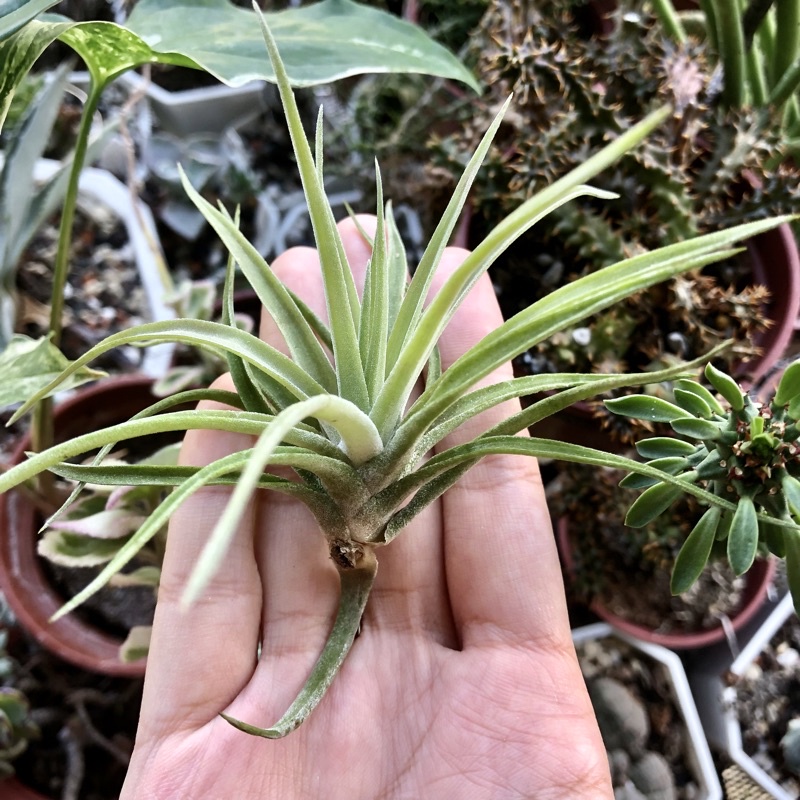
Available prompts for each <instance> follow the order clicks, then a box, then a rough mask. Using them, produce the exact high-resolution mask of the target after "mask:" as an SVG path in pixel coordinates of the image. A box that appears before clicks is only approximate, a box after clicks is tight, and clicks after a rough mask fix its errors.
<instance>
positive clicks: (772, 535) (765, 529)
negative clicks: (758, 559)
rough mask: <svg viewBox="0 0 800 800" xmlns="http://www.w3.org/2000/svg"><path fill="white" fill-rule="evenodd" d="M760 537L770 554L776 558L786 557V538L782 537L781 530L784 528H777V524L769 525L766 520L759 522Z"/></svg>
mask: <svg viewBox="0 0 800 800" xmlns="http://www.w3.org/2000/svg"><path fill="white" fill-rule="evenodd" d="M760 530H761V538H762V539H763V540H764V544H766V545H767V549H768V550H769V551H770V553H772V555H774V556H777V557H778V558H786V540H785V539H784V536H783V532H784V530H785V528H779V527H778V526H777V525H770V524H769V523H768V522H761V523H760Z"/></svg>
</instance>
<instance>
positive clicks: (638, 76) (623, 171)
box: [431, 0, 800, 371]
mask: <svg viewBox="0 0 800 800" xmlns="http://www.w3.org/2000/svg"><path fill="white" fill-rule="evenodd" d="M582 13H583V11H582V10H581V8H580V6H579V5H578V4H577V3H575V2H570V1H569V0H545V1H544V2H538V3H533V2H528V1H527V0H495V1H494V2H492V3H491V5H490V7H489V9H488V11H487V13H486V15H485V16H484V18H483V20H482V21H481V24H480V26H479V27H478V29H477V30H476V32H475V36H474V37H473V41H474V45H473V49H474V59H475V63H476V71H477V73H478V74H479V76H480V77H481V78H482V79H483V80H484V82H485V83H486V84H487V87H488V91H489V94H488V97H487V98H486V99H485V101H484V110H483V113H478V114H476V115H474V117H473V119H472V121H471V123H470V124H469V125H467V126H466V129H465V131H464V132H462V133H459V134H455V135H453V136H449V137H438V138H437V137H434V138H433V139H432V142H431V147H432V150H433V153H434V157H435V159H436V160H437V164H438V170H439V172H438V173H437V174H441V171H442V170H447V169H452V171H453V173H454V174H458V173H459V171H460V168H461V164H462V163H463V160H464V157H465V154H466V153H468V152H470V148H471V147H473V145H474V142H475V141H476V139H477V137H478V135H479V132H480V131H481V130H482V129H483V127H484V125H485V117H488V115H489V114H490V113H491V111H492V109H493V108H494V107H495V106H496V105H497V104H498V103H500V102H501V100H502V99H504V98H505V97H506V96H507V95H508V94H509V93H511V92H513V93H514V110H513V113H512V114H511V115H510V116H509V117H508V118H507V119H506V121H505V122H504V125H503V127H502V128H501V130H500V131H499V134H498V137H497V139H496V140H495V143H494V145H493V147H492V149H491V150H490V152H489V154H488V157H487V164H488V167H487V169H486V170H485V171H484V172H482V174H481V175H480V176H479V178H478V180H477V181H476V184H475V188H474V190H473V196H472V197H473V202H474V208H475V214H474V218H473V226H474V229H475V231H474V232H475V235H476V236H480V235H482V233H483V232H484V231H485V230H488V229H490V228H491V227H492V226H493V225H494V224H496V222H497V221H498V220H499V219H500V217H501V216H502V215H503V214H504V213H505V212H506V211H508V210H509V209H510V208H513V207H515V206H516V205H517V204H518V203H519V202H521V201H523V200H524V199H525V198H527V197H528V196H530V194H531V193H533V192H535V191H536V190H537V189H538V188H539V187H541V186H542V185H544V184H546V183H549V182H552V180H553V179H555V178H558V177H560V175H562V174H564V173H565V172H566V171H567V170H569V169H570V168H572V167H574V166H575V165H576V164H580V163H582V161H583V160H585V158H586V153H587V152H591V150H592V148H593V147H594V146H596V145H597V144H598V143H599V142H601V141H602V140H603V139H604V138H605V137H607V136H610V135H615V134H618V133H619V132H621V131H624V130H626V129H628V128H629V127H630V125H631V124H632V123H633V121H634V120H635V119H638V118H639V117H641V115H642V114H644V113H646V112H647V110H648V109H650V108H651V107H652V106H653V104H655V103H656V102H663V101H664V100H665V99H666V100H669V101H671V102H672V104H673V106H674V109H675V110H674V114H673V117H672V118H671V119H670V120H669V121H668V122H667V124H665V125H663V126H661V128H659V130H657V131H655V132H654V133H653V134H652V135H651V136H650V137H649V138H648V140H647V141H646V142H644V143H642V145H640V146H639V147H638V148H637V149H636V150H635V151H633V152H631V153H629V154H627V155H626V156H625V157H624V158H623V159H621V160H620V162H618V164H617V165H615V167H614V168H612V169H610V170H607V171H606V172H605V173H604V175H603V176H602V178H601V180H600V185H601V187H602V188H603V189H605V190H608V191H612V192H615V193H617V194H618V195H619V199H618V200H616V201H614V202H613V203H604V204H602V206H601V205H600V204H598V203H596V202H595V201H594V200H592V199H588V200H586V201H581V202H577V203H570V204H569V205H568V206H564V207H562V208H560V209H558V210H557V211H556V212H554V213H553V214H552V215H551V217H550V218H549V219H548V220H547V221H544V222H543V223H541V224H539V225H537V226H536V227H535V228H534V229H533V230H532V231H531V232H530V233H529V234H528V236H527V237H526V238H525V239H524V240H523V241H521V242H519V243H518V244H517V246H516V247H514V248H512V249H511V250H510V251H509V253H508V254H507V255H506V256H505V257H504V258H503V260H502V261H500V262H498V264H497V266H496V268H495V272H494V278H495V282H496V285H497V288H498V290H499V296H500V301H501V304H502V305H503V308H504V312H505V313H506V315H512V314H514V313H516V312H517V311H518V310H519V309H518V307H517V306H516V303H517V302H518V298H519V297H520V296H521V295H524V296H526V297H529V298H530V297H532V298H536V297H539V296H541V295H542V294H546V293H547V292H548V291H549V290H550V288H551V286H550V285H549V284H548V283H547V282H546V281H545V280H542V277H541V276H543V275H544V273H545V270H541V269H539V268H538V264H541V263H545V262H546V263H547V265H548V268H547V271H546V277H547V279H550V278H551V277H552V276H554V275H556V276H559V278H560V279H561V280H563V281H565V282H566V281H567V280H571V279H574V278H575V277H578V276H579V275H582V274H585V273H587V272H592V271H594V270H596V269H599V268H600V267H603V266H605V265H607V264H609V263H613V262H615V261H617V260H619V259H620V258H622V257H625V256H630V255H633V254H636V253H638V252H641V251H643V250H649V249H652V248H654V247H658V246H660V245H661V244H663V243H664V242H666V241H680V240H683V239H686V238H689V237H691V236H694V235H696V234H697V233H703V232H707V231H710V230H716V229H719V228H720V227H723V226H725V225H729V224H733V223H736V222H739V221H743V220H749V219H755V218H758V217H759V216H761V215H763V214H771V213H776V212H777V211H781V210H782V211H791V210H796V209H797V208H798V207H800V181H798V179H797V172H796V169H795V168H794V167H792V166H790V165H789V164H787V162H786V161H785V159H784V158H783V156H784V155H785V153H784V152H783V150H782V147H783V145H782V144H781V140H780V136H779V128H778V126H777V125H776V120H775V118H774V117H773V116H771V115H770V114H769V113H768V112H767V111H765V110H763V109H762V110H757V111H754V110H750V109H738V110H729V109H726V108H723V107H722V106H721V105H720V104H719V102H718V99H719V92H720V88H721V83H720V80H719V75H718V73H716V72H715V71H714V70H713V63H714V60H713V58H711V57H710V56H709V55H708V54H707V52H706V45H705V44H704V43H702V42H700V41H695V40H691V39H690V40H689V42H688V44H687V45H686V46H685V47H683V48H679V47H678V46H676V45H675V44H674V43H673V42H672V40H671V39H670V37H669V36H668V35H667V34H666V33H665V32H664V31H663V29H662V27H661V26H660V25H659V23H658V22H657V20H656V19H655V18H654V17H652V16H650V14H649V12H648V11H647V10H646V9H644V10H643V9H642V8H641V4H639V3H632V2H625V1H623V2H621V3H620V4H618V7H617V10H616V11H614V12H613V14H612V15H611V17H610V28H609V30H608V31H607V32H605V33H603V34H602V35H601V34H600V33H599V32H598V31H597V29H595V30H594V31H587V29H586V26H585V25H584V20H583V17H582ZM509 170H510V171H511V173H512V177H511V178H510V179H508V178H506V177H504V176H505V175H507V174H508V171H509ZM532 254H535V255H534V256H532ZM743 271H744V273H745V275H746V274H747V270H746V267H743ZM708 274H709V275H711V276H712V277H702V278H701V277H698V276H696V275H695V276H692V277H691V278H690V279H687V281H695V282H696V286H697V287H698V290H697V291H695V292H692V293H690V299H691V300H692V301H693V304H685V303H682V302H678V300H680V298H682V297H685V296H686V295H685V292H684V286H685V283H686V282H687V281H684V283H683V284H682V285H674V284H673V285H672V286H670V287H667V288H665V287H660V288H657V289H655V290H653V291H648V292H647V293H645V294H643V295H640V296H638V297H637V298H636V299H635V300H634V301H632V302H630V303H628V304H627V307H626V310H625V312H624V313H623V320H624V321H625V322H620V323H619V324H621V325H622V327H628V326H627V322H626V321H627V318H628V317H629V316H630V315H631V314H638V315H639V319H640V320H641V324H640V325H639V326H633V327H631V328H630V329H629V334H630V335H629V336H626V337H625V339H624V340H623V339H621V340H620V343H619V346H618V347H617V348H616V350H615V352H610V351H607V350H605V349H604V348H597V351H598V355H599V357H600V363H601V364H603V367H602V368H603V369H605V368H607V367H608V366H609V365H610V364H611V365H613V364H615V363H616V364H619V365H621V366H624V367H627V368H647V366H648V364H650V363H651V362H652V361H654V360H655V361H658V360H659V359H660V358H663V357H665V356H669V355H679V356H683V357H692V356H697V355H700V354H701V353H702V352H704V350H707V349H708V347H710V346H712V345H713V344H715V343H717V342H718V341H719V340H721V339H724V338H726V337H728V336H731V335H733V336H734V337H735V338H736V341H737V347H736V348H735V349H734V350H732V351H731V353H730V357H729V360H727V361H723V362H722V366H723V367H724V368H726V369H729V368H731V367H732V366H733V364H734V363H739V364H741V363H742V362H744V361H747V360H748V359H750V358H752V357H753V356H754V355H756V352H757V351H756V350H755V349H753V348H752V342H753V335H754V333H756V332H758V330H760V329H761V325H762V321H763V318H764V314H763V304H764V302H765V300H766V295H765V293H764V291H763V290H761V289H754V288H752V287H750V288H747V287H746V280H747V278H746V277H745V278H744V280H743V279H742V278H741V277H740V278H739V279H738V280H737V282H736V283H735V284H734V282H733V281H732V280H731V279H730V277H729V276H728V275H727V274H723V273H722V272H719V271H716V272H711V271H708ZM740 275H741V272H740ZM666 298H669V299H666ZM710 301H711V302H710ZM653 320H657V322H656V323H655V324H654V323H653ZM608 322H609V320H608V319H607V318H606V319H602V320H601V319H597V320H594V321H590V322H589V323H588V324H587V326H586V328H587V329H588V330H589V331H590V332H591V334H592V336H593V337H594V338H599V339H602V338H603V337H602V328H603V327H604V326H607V324H608ZM656 334H658V337H659V338H658V339H657V340H655V339H654V337H655V335H656ZM564 344H565V343H564V342H562V343H561V344H560V346H558V347H557V348H554V349H550V350H547V349H545V348H543V347H540V348H539V350H538V352H537V353H536V354H535V355H533V356H532V358H533V359H534V360H535V361H536V362H537V363H538V364H540V365H542V364H543V365H545V368H548V362H552V363H550V364H549V368H550V369H554V370H556V371H558V370H559V369H562V368H564V367H566V366H567V364H568V363H569V361H570V360H573V361H575V362H580V361H584V360H585V359H587V358H591V357H592V356H593V355H594V354H593V353H592V352H591V351H590V350H587V349H585V348H583V349H582V348H581V344H580V342H578V344H577V346H576V347H575V349H576V354H575V356H574V357H569V356H568V358H567V359H566V360H563V358H562V357H563V355H564V354H565V353H566V352H567V351H566V349H565V347H564ZM584 363H585V362H584ZM594 366H595V368H596V369H598V370H599V369H601V367H600V366H599V364H595V365H594Z"/></svg>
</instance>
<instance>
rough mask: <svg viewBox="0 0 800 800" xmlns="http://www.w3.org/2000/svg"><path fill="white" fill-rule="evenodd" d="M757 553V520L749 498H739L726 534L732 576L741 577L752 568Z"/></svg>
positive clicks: (753, 506)
mask: <svg viewBox="0 0 800 800" xmlns="http://www.w3.org/2000/svg"><path fill="white" fill-rule="evenodd" d="M757 552H758V518H757V516H756V507H755V503H753V500H752V498H750V497H740V498H739V503H738V505H737V507H736V512H735V513H734V515H733V521H732V522H731V527H730V531H729V532H728V561H729V562H730V565H731V569H733V572H734V574H736V575H743V574H744V573H745V572H747V570H749V569H750V567H751V566H753V561H755V558H756V553H757Z"/></svg>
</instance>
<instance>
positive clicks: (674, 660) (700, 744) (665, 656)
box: [572, 622, 722, 800]
mask: <svg viewBox="0 0 800 800" xmlns="http://www.w3.org/2000/svg"><path fill="white" fill-rule="evenodd" d="M605 638H611V639H618V640H620V641H622V642H625V644H627V645H628V646H630V647H631V648H633V649H634V650H637V651H639V652H640V653H642V654H644V655H646V656H648V657H649V658H650V659H651V660H652V661H654V662H655V663H657V664H659V665H660V666H661V668H663V670H664V672H665V675H666V679H667V683H668V684H669V686H670V688H671V689H672V696H673V699H674V701H675V707H676V709H677V711H678V714H679V716H680V717H681V718H682V719H683V721H684V724H685V725H686V733H687V736H686V739H687V751H688V752H687V753H686V763H687V766H688V767H689V768H690V770H691V771H692V774H693V776H694V779H695V781H696V783H697V786H698V787H699V794H698V795H697V798H696V800H722V786H721V785H720V782H719V776H718V775H717V771H716V768H715V766H714V761H713V759H712V758H711V751H710V750H709V747H708V742H707V741H706V737H705V734H704V733H703V726H702V724H701V723H700V717H699V716H698V714H697V708H696V707H695V703H694V698H693V697H692V692H691V689H690V688H689V681H688V680H687V678H686V672H685V671H684V669H683V664H682V663H681V660H680V658H679V657H678V656H677V655H676V654H675V653H673V652H672V651H671V650H667V648H666V647H662V646H661V645H657V644H650V643H648V642H642V641H640V640H638V639H635V638H634V637H632V636H628V635H626V634H624V633H621V632H619V631H617V630H615V629H614V628H612V627H611V626H610V625H608V624H606V623H604V622H598V623H596V624H594V625H586V626H585V627H582V628H575V629H574V630H573V631H572V641H573V642H574V644H575V646H576V648H577V647H580V645H582V644H584V643H586V642H589V641H593V640H596V639H605Z"/></svg>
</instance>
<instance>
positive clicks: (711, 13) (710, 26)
mask: <svg viewBox="0 0 800 800" xmlns="http://www.w3.org/2000/svg"><path fill="white" fill-rule="evenodd" d="M714 4H715V0H699V6H700V8H701V9H702V11H703V14H704V15H705V18H706V38H707V40H708V43H709V45H710V46H711V49H712V50H715V51H716V52H717V53H719V25H718V24H717V14H716V9H715V6H714Z"/></svg>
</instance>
